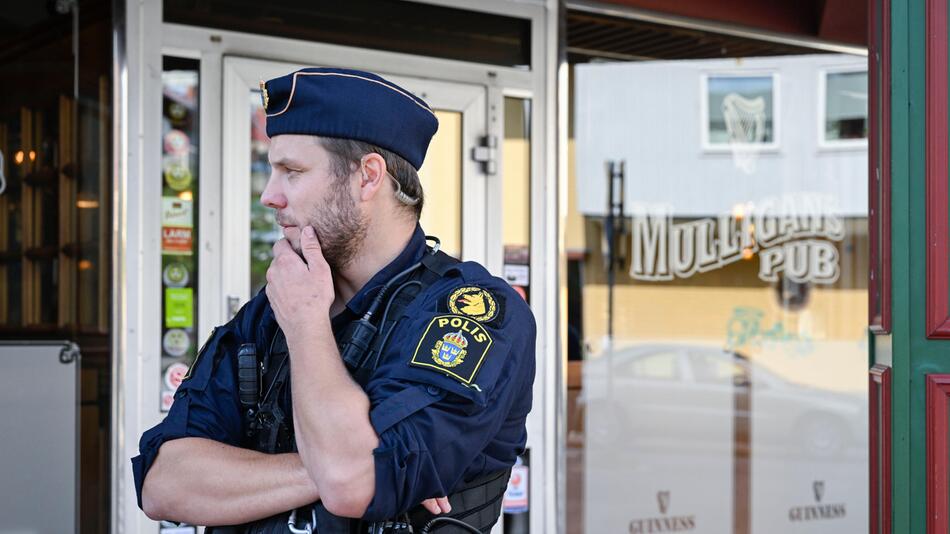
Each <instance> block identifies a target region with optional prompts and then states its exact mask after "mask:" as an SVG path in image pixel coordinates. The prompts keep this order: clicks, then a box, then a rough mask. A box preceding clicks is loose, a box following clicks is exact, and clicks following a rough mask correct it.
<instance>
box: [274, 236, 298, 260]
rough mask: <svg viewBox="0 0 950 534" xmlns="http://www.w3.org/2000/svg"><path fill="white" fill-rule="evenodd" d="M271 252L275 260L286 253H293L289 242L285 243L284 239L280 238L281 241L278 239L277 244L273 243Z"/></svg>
mask: <svg viewBox="0 0 950 534" xmlns="http://www.w3.org/2000/svg"><path fill="white" fill-rule="evenodd" d="M273 251H274V257H275V258H276V257H277V256H280V255H282V254H286V253H288V252H290V253H293V252H294V248H293V247H291V246H290V241H287V240H286V239H283V238H282V239H278V240H277V242H276V243H274V248H273Z"/></svg>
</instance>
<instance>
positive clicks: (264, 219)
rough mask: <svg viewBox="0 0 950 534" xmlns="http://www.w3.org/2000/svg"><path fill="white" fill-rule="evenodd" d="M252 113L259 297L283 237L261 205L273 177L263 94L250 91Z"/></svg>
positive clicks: (254, 271)
mask: <svg viewBox="0 0 950 534" xmlns="http://www.w3.org/2000/svg"><path fill="white" fill-rule="evenodd" d="M249 102H250V108H249V109H250V113H251V132H250V134H251V198H250V202H251V293H250V294H251V295H256V294H257V293H258V291H260V290H261V288H263V287H264V284H265V283H266V279H265V275H266V274H267V268H268V267H269V266H270V260H271V249H272V248H273V246H274V243H276V242H277V240H278V239H280V238H281V237H283V233H282V232H281V230H280V225H278V224H277V218H276V214H275V213H274V210H272V209H270V208H268V207H266V206H264V205H263V204H261V193H263V192H264V188H265V187H267V179H268V177H270V163H269V161H268V159H267V149H268V147H269V146H270V138H269V137H267V116H266V115H265V113H264V107H263V105H262V104H261V93H260V91H251V92H250V100H249Z"/></svg>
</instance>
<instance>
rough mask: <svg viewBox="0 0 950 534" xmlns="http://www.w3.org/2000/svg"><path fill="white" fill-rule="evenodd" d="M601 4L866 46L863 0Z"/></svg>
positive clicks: (613, 0) (626, 0) (622, 0)
mask: <svg viewBox="0 0 950 534" xmlns="http://www.w3.org/2000/svg"><path fill="white" fill-rule="evenodd" d="M602 4H603V5H616V6H625V7H628V8H634V9H638V10H646V11H651V12H654V13H658V14H666V15H673V16H677V17H687V18H692V19H700V20H705V21H710V22H717V23H722V24H728V25H730V26H744V27H747V28H750V29H753V30H757V31H765V32H774V33H780V34H786V35H789V36H802V37H809V38H812V39H815V38H817V39H821V40H825V41H831V42H837V43H842V44H850V45H857V46H862V47H866V46H867V18H868V2H867V0H715V1H713V0H675V1H670V0H605V1H603V2H602Z"/></svg>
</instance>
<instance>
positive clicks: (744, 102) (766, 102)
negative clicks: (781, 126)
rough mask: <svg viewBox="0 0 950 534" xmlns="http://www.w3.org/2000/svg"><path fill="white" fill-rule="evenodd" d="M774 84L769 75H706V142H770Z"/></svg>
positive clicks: (771, 138) (772, 138)
mask: <svg viewBox="0 0 950 534" xmlns="http://www.w3.org/2000/svg"><path fill="white" fill-rule="evenodd" d="M773 84H774V78H773V77H772V76H709V77H708V78H707V80H706V87H707V92H708V103H709V104H708V105H709V107H708V110H709V111H708V112H709V122H708V128H709V130H708V131H709V143H710V144H711V145H725V144H729V143H739V144H745V143H748V144H770V143H772V142H773V141H774V132H773V128H774V108H773V106H774V95H773Z"/></svg>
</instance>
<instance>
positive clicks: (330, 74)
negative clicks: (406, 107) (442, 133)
mask: <svg viewBox="0 0 950 534" xmlns="http://www.w3.org/2000/svg"><path fill="white" fill-rule="evenodd" d="M297 76H339V77H341V78H356V79H357V80H363V81H367V82H372V83H375V84H379V85H382V86H383V87H385V88H386V89H389V90H390V91H395V92H397V93H399V94H401V95H402V96H404V97H406V98H408V99H409V100H411V101H412V103H413V104H415V105H417V106H419V107H420V108H422V109H424V110H426V111H428V112H429V113H431V114H432V116H435V113H434V112H433V111H432V110H431V109H429V107H428V106H425V105H423V104H420V103H419V101H418V100H416V98H415V97H414V96H412V95H410V94H408V93H406V92H405V91H403V90H401V89H398V88H396V87H393V86H391V85H389V84H388V83H384V82H381V81H379V80H374V79H372V78H367V77H365V76H357V75H356V74H344V73H342V72H299V71H298V72H295V73H294V82H293V84H292V85H291V86H290V97H289V98H287V105H286V106H284V109H282V110H280V111H278V112H277V113H271V114H268V115H267V116H268V117H276V116H278V115H281V114H283V113H285V112H286V111H287V110H288V109H290V103H291V102H293V100H294V93H295V92H296V91H297ZM262 83H263V82H262ZM265 94H266V93H265ZM265 98H266V96H265ZM264 108H265V111H266V108H267V105H266V104H265V105H264Z"/></svg>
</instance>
